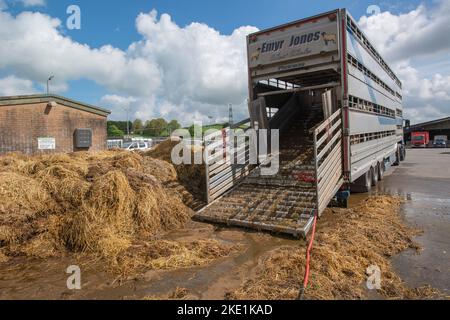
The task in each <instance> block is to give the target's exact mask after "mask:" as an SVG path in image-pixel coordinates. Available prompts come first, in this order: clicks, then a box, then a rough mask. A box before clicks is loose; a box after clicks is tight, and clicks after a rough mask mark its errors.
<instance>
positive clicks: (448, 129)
mask: <svg viewBox="0 0 450 320" xmlns="http://www.w3.org/2000/svg"><path fill="white" fill-rule="evenodd" d="M420 131H426V132H429V133H430V140H431V141H433V140H434V137H435V136H441V135H445V136H447V137H448V138H450V117H447V118H443V119H437V120H433V121H428V122H423V123H418V124H415V125H412V126H410V127H409V128H406V130H405V140H407V141H410V140H411V133H412V132H420Z"/></svg>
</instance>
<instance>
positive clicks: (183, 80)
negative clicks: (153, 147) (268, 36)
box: [0, 11, 257, 123]
mask: <svg viewBox="0 0 450 320" xmlns="http://www.w3.org/2000/svg"><path fill="white" fill-rule="evenodd" d="M60 27H61V21H60V20H58V19H54V18H51V17H50V16H48V15H45V14H41V13H37V12H35V13H32V12H23V13H21V14H19V15H17V16H12V15H11V14H10V13H8V12H0V43H1V44H2V45H1V46H0V69H2V68H9V69H13V70H14V71H15V73H16V74H17V75H19V76H21V77H23V78H28V79H30V80H32V81H35V82H38V83H41V85H43V84H44V83H45V80H46V79H47V77H48V76H49V75H50V74H54V75H55V79H54V80H53V81H52V88H54V90H59V91H64V89H66V87H67V82H68V81H70V80H77V79H83V78H85V79H90V80H93V81H95V82H96V83H97V84H99V85H101V86H103V87H105V88H106V89H107V90H109V91H110V92H111V93H113V94H114V95H109V96H106V97H104V99H102V102H105V101H108V102H111V104H112V109H113V111H117V112H118V113H117V114H118V115H119V114H120V112H119V109H117V108H119V107H118V106H117V102H118V99H116V100H114V101H112V100H111V97H112V96H114V97H116V98H117V97H119V96H121V97H133V99H134V100H133V101H131V102H130V103H131V104H132V105H133V106H134V108H133V109H134V110H136V111H134V113H135V115H137V116H142V117H143V116H145V115H154V116H158V115H166V116H172V117H175V116H178V119H179V120H181V121H182V122H184V123H188V122H190V121H192V119H194V118H195V119H197V118H199V119H203V120H205V121H206V119H207V118H208V116H207V114H208V115H212V116H213V117H215V118H217V119H219V118H223V117H224V116H226V115H227V108H226V106H227V104H228V103H233V104H236V105H240V104H242V102H243V101H244V99H245V98H246V96H247V73H246V55H245V36H246V35H247V34H248V33H250V32H253V31H256V30H257V29H256V28H254V27H241V28H238V29H236V30H235V31H234V32H233V33H232V34H231V35H222V34H220V33H219V32H218V31H216V30H214V29H212V28H210V27H208V26H207V25H205V24H201V23H192V24H190V25H188V26H186V27H183V28H182V27H179V26H178V25H176V24H175V23H174V22H173V21H172V20H171V18H170V16H169V15H167V14H163V15H162V16H161V17H160V19H158V17H157V13H156V11H152V12H150V13H148V14H140V15H139V16H138V17H137V19H136V28H137V30H138V32H139V33H140V34H141V35H142V40H141V41H139V42H135V43H132V44H131V45H130V46H129V48H128V49H127V50H125V51H124V50H120V49H118V48H114V47H112V46H110V45H105V46H103V47H100V48H91V47H89V46H88V45H84V44H81V43H78V42H75V41H73V40H72V39H70V38H69V37H67V36H65V35H64V34H62V33H61V30H60ZM106 107H108V106H106ZM245 111H246V107H244V106H241V108H240V110H239V109H238V110H236V114H237V115H238V116H239V115H241V116H244V113H245ZM115 116H116V115H115V113H114V114H113V115H112V117H115ZM181 116H182V117H185V118H184V119H180V118H179V117H181Z"/></svg>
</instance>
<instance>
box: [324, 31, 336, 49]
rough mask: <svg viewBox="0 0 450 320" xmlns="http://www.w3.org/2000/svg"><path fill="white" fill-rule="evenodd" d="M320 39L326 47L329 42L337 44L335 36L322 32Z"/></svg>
mask: <svg viewBox="0 0 450 320" xmlns="http://www.w3.org/2000/svg"><path fill="white" fill-rule="evenodd" d="M322 39H323V41H325V45H326V46H328V44H329V43H330V42H332V43H333V44H336V43H337V39H336V34H332V33H326V32H323V33H322Z"/></svg>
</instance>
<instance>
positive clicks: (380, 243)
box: [231, 196, 438, 300]
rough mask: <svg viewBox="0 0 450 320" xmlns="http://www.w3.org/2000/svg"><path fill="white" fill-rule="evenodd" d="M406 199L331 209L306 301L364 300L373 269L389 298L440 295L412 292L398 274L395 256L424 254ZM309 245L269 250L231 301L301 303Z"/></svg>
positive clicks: (321, 228)
mask: <svg viewBox="0 0 450 320" xmlns="http://www.w3.org/2000/svg"><path fill="white" fill-rule="evenodd" d="M400 205H401V201H400V199H398V198H395V197H390V196H376V197H371V198H369V199H367V200H366V201H364V202H362V203H361V204H359V205H357V206H356V207H354V208H352V209H327V211H326V212H325V213H324V215H323V217H322V218H321V219H320V220H319V223H318V228H317V235H316V240H315V242H314V248H313V251H312V258H311V259H312V260H311V275H310V281H309V287H308V288H307V290H306V294H305V299H314V300H316V299H319V300H321V299H324V300H328V299H365V298H367V294H368V290H367V289H366V288H365V286H366V281H367V279H368V275H367V274H366V272H367V268H368V267H369V266H372V265H374V266H378V267H379V268H380V269H381V289H380V290H377V293H378V294H379V295H380V297H382V298H387V299H419V298H430V297H434V296H436V295H437V294H438V293H437V291H436V290H434V289H432V288H429V287H423V288H416V289H410V288H408V287H407V286H406V284H405V283H404V282H403V281H402V280H401V279H400V277H399V276H398V275H397V274H396V273H395V272H394V270H393V267H392V265H391V263H390V257H392V256H394V255H396V254H398V253H400V252H402V251H404V250H406V249H414V250H419V247H418V245H417V244H416V243H414V241H413V237H414V236H415V235H417V234H418V231H417V230H414V229H412V228H410V227H408V226H406V225H405V224H404V222H402V220H401V217H400V214H399V210H400ZM304 267H305V246H304V245H303V244H302V245H299V246H298V247H293V246H287V247H282V248H278V249H275V250H274V251H272V252H269V253H268V254H266V255H265V256H264V257H262V258H261V259H260V261H259V264H258V267H257V269H258V270H257V272H255V274H256V275H255V276H254V277H252V278H250V279H248V280H247V281H246V282H245V283H244V284H243V285H242V287H241V288H239V289H238V290H236V291H235V292H234V293H233V294H232V295H231V297H232V298H234V299H256V300H259V299H261V300H264V299H271V300H291V299H297V297H298V295H299V292H300V288H301V283H302V280H303V275H304V271H305V270H304Z"/></svg>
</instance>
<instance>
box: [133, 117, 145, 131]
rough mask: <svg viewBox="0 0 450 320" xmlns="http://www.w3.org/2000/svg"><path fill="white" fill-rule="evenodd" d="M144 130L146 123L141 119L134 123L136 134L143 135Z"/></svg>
mask: <svg viewBox="0 0 450 320" xmlns="http://www.w3.org/2000/svg"><path fill="white" fill-rule="evenodd" d="M143 130H144V123H143V122H142V120H141V119H136V120H134V122H133V131H134V133H139V134H142V131H143Z"/></svg>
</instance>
